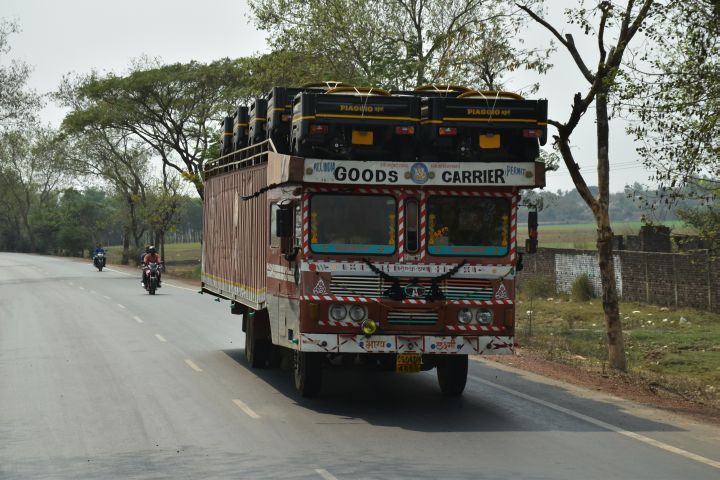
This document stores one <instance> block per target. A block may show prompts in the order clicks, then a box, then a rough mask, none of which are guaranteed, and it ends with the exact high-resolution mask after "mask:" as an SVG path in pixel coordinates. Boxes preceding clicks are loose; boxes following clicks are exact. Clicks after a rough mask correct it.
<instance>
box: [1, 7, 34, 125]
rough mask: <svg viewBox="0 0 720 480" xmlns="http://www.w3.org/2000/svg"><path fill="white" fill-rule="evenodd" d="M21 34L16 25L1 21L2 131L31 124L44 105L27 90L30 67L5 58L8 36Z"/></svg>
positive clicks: (7, 49)
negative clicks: (36, 112) (38, 110)
mask: <svg viewBox="0 0 720 480" xmlns="http://www.w3.org/2000/svg"><path fill="white" fill-rule="evenodd" d="M18 31H19V27H18V25H17V24H16V23H14V22H8V21H6V20H5V19H2V18H0V129H2V128H5V129H6V128H11V127H17V126H19V125H21V124H25V123H29V121H30V120H32V118H33V116H34V113H35V111H36V110H37V109H38V108H39V107H40V103H41V102H40V97H38V96H37V95H36V94H35V93H34V92H32V91H29V90H27V81H28V78H29V76H30V70H31V69H30V66H29V65H28V64H26V63H24V62H21V61H18V60H12V61H10V62H7V61H6V59H5V58H3V57H4V56H5V55H6V54H7V53H8V52H9V51H10V46H9V42H8V38H9V36H10V35H12V34H13V33H17V32H18Z"/></svg>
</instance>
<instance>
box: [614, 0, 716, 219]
mask: <svg viewBox="0 0 720 480" xmlns="http://www.w3.org/2000/svg"><path fill="white" fill-rule="evenodd" d="M645 35H646V36H647V37H649V38H650V39H651V40H652V44H651V45H652V48H648V49H647V50H646V51H645V52H643V54H642V55H638V56H637V58H635V59H633V60H634V61H633V62H632V65H631V66H632V70H630V71H629V72H628V82H627V84H626V88H625V90H624V91H623V92H622V93H623V101H624V106H625V107H627V111H628V112H629V114H630V115H631V116H632V118H637V119H638V121H637V122H636V123H635V124H634V125H633V126H632V127H631V128H630V132H631V133H633V134H635V137H636V139H637V140H638V142H640V143H641V145H642V146H641V147H640V148H638V153H639V154H640V156H641V157H642V159H643V162H644V163H645V164H646V165H647V167H648V168H650V169H652V170H653V171H655V175H654V179H655V180H656V181H657V182H658V183H659V185H660V189H661V195H660V196H659V197H658V199H657V200H658V201H660V202H663V203H670V204H674V203H676V201H677V200H678V199H681V198H684V197H687V196H699V197H700V198H701V199H704V200H705V203H706V204H707V205H709V206H712V204H713V201H712V200H714V195H713V192H717V191H719V190H720V40H719V39H720V3H718V2H717V1H715V0H697V1H693V2H676V3H671V4H669V5H668V6H666V7H665V8H663V9H660V10H659V14H658V15H657V19H656V21H655V22H653V25H652V28H649V29H648V30H647V32H646V33H645ZM640 79H643V80H644V81H639V80H640ZM688 187H689V188H688ZM698 213H699V212H698ZM707 215H708V216H709V217H712V216H713V214H712V213H711V212H707ZM702 216H704V215H703V214H700V217H702ZM693 218H697V217H696V216H695V215H693Z"/></svg>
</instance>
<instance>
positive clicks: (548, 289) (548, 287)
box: [518, 275, 555, 298]
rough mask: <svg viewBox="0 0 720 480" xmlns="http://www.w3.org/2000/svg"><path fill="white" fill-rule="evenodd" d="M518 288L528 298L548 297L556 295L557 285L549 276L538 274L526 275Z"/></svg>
mask: <svg viewBox="0 0 720 480" xmlns="http://www.w3.org/2000/svg"><path fill="white" fill-rule="evenodd" d="M518 288H519V289H520V291H522V293H523V295H524V296H526V297H527V298H546V297H552V296H554V295H555V285H554V284H553V283H552V282H550V281H548V279H547V278H545V277H541V276H537V275H526V276H524V277H523V279H522V281H521V282H519V283H518Z"/></svg>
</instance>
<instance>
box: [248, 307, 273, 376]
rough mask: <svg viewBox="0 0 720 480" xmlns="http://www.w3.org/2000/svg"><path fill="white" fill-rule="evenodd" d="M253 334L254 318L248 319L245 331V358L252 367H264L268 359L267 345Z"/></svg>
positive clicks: (266, 342)
mask: <svg viewBox="0 0 720 480" xmlns="http://www.w3.org/2000/svg"><path fill="white" fill-rule="evenodd" d="M268 343H269V342H268V341H267V340H266V339H264V338H257V335H255V319H254V318H253V319H248V322H247V331H246V332H245V358H246V359H247V361H248V363H249V364H250V366H251V367H252V368H264V367H265V364H266V363H267V361H268V353H269V350H270V349H269V345H268Z"/></svg>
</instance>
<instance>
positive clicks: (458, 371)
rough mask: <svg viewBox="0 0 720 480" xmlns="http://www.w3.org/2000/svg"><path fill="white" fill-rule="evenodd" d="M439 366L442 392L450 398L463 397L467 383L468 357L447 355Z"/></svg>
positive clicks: (439, 380) (438, 372)
mask: <svg viewBox="0 0 720 480" xmlns="http://www.w3.org/2000/svg"><path fill="white" fill-rule="evenodd" d="M438 360H440V361H439V362H438V365H437V376H438V383H439V384H440V391H441V392H442V393H443V394H445V395H447V396H449V397H456V396H458V395H462V393H463V390H465V384H466V383H467V372H468V356H467V355H447V356H444V357H443V358H442V359H438Z"/></svg>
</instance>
